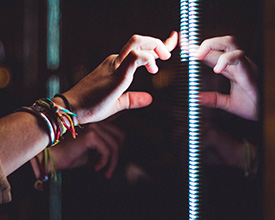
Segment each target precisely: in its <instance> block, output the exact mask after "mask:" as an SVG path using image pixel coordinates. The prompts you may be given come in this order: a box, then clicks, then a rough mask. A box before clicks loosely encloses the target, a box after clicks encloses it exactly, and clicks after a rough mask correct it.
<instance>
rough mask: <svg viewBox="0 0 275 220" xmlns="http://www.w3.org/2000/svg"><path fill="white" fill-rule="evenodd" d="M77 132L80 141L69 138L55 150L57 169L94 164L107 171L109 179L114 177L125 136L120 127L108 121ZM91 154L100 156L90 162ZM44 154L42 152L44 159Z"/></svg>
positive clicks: (96, 167) (96, 168)
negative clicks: (92, 152) (93, 152)
mask: <svg viewBox="0 0 275 220" xmlns="http://www.w3.org/2000/svg"><path fill="white" fill-rule="evenodd" d="M77 132H78V136H77V138H76V139H73V138H72V137H71V136H70V135H68V136H67V137H65V138H64V140H62V141H61V142H60V143H59V144H57V145H56V146H54V147H52V148H51V150H52V154H53V158H54V162H55V166H56V169H57V170H65V169H73V168H77V167H81V166H84V165H89V164H93V165H94V168H95V170H97V171H99V170H102V169H104V172H105V176H106V178H111V176H112V174H113V172H114V170H115V168H116V165H117V162H118V158H119V151H120V149H121V148H122V146H123V142H124V139H125V134H124V133H123V132H122V131H121V130H120V129H119V128H118V127H116V126H114V125H111V124H109V123H106V122H101V123H93V124H86V125H84V128H80V129H78V130H77ZM91 151H96V153H97V156H98V157H93V158H92V159H93V160H94V161H90V159H91V158H90V157H89V156H90V155H91ZM42 154H43V153H40V157H42Z"/></svg>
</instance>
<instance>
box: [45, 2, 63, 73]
mask: <svg viewBox="0 0 275 220" xmlns="http://www.w3.org/2000/svg"><path fill="white" fill-rule="evenodd" d="M59 6H60V2H59V0H48V28H47V67H48V69H50V70H56V69H57V68H58V67H59V62H60V61H59V59H60V57H59V55H60V42H59V41H60V30H59V19H60V9H59Z"/></svg>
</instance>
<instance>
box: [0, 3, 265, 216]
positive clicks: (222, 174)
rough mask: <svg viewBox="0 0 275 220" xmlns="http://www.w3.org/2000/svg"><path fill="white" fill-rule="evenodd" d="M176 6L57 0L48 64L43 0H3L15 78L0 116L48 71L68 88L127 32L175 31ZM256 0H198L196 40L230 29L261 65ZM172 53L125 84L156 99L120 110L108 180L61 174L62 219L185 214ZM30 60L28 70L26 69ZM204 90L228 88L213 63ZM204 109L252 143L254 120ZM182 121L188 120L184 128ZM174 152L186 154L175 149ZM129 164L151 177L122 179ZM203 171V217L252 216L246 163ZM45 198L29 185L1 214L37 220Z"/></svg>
mask: <svg viewBox="0 0 275 220" xmlns="http://www.w3.org/2000/svg"><path fill="white" fill-rule="evenodd" d="M178 4H179V3H178V1H174V0H128V1H126V0H115V1H110V0H97V1H89V0H66V1H65V0H64V1H62V2H61V65H60V67H59V68H58V69H57V70H55V71H50V70H47V67H46V18H47V17H46V16H47V15H46V1H43V0H42V1H27V0H24V1H20V0H9V1H4V0H1V1H0V39H1V40H2V42H3V44H4V46H5V52H6V58H5V60H3V61H2V65H3V66H6V67H8V68H9V69H10V70H11V74H12V80H11V83H10V85H9V86H8V87H7V88H4V89H0V106H1V109H0V115H1V116H4V115H6V114H9V113H11V112H13V111H14V109H16V108H17V107H20V106H21V105H28V104H31V103H32V102H33V101H34V100H35V99H36V98H39V97H45V96H46V95H47V86H46V82H47V80H48V79H49V77H50V76H52V75H53V74H55V75H58V76H59V77H60V79H61V86H62V87H61V89H62V91H65V90H66V89H68V88H69V87H71V86H72V85H74V84H75V83H76V82H77V81H78V80H79V79H80V78H82V77H83V76H85V75H86V74H88V73H89V72H90V71H92V70H93V69H94V68H95V67H96V66H97V65H99V64H100V63H101V62H102V61H103V60H104V59H105V58H106V57H107V56H108V55H110V54H113V53H118V52H119V51H120V49H121V48H122V47H123V45H124V44H125V43H126V42H127V40H128V39H129V38H130V37H131V36H132V35H133V34H141V35H150V36H155V37H158V38H160V39H163V40H164V39H165V38H166V37H168V36H169V34H170V33H171V31H172V30H179V6H178ZM259 5H260V3H259V1H257V0H253V1H251V0H231V1H230V0H222V1H221V0H209V1H205V2H203V3H202V5H201V9H202V11H201V12H202V17H203V19H202V20H201V30H202V34H201V39H202V40H203V39H205V38H209V37H213V36H222V35H227V34H229V35H234V36H235V37H236V38H237V40H238V41H239V44H240V45H241V48H243V49H244V50H245V52H246V54H247V55H248V56H249V57H251V58H252V59H253V60H254V61H255V62H256V63H260V62H261V58H260V57H259V55H261V54H260V53H258V51H259V47H260V44H259V43H258V42H259V41H260V40H261V36H260V33H261V32H260V31H261V29H260V28H259V25H260V24H261V23H260V22H261V19H260V18H261V17H260V8H261V7H259ZM26 7H29V8H30V10H31V11H32V12H33V16H34V17H33V19H30V23H27V24H26V23H24V19H25V21H26V14H25V13H26ZM27 18H29V17H27ZM28 25H30V26H28ZM26 28H34V30H35V32H32V36H31V37H34V38H35V41H32V42H29V44H30V45H31V47H30V50H31V51H32V52H33V53H34V54H35V59H32V62H31V61H30V60H29V59H30V58H29V57H28V56H27V55H26V48H25V47H24V44H26V35H25V34H26ZM27 42H28V41H27ZM25 46H26V45H25ZM178 54H179V50H178V49H176V50H175V51H174V52H173V58H172V59H171V60H170V61H169V62H166V63H164V62H161V61H158V64H159V66H160V70H161V71H160V73H159V74H158V75H159V76H158V75H156V76H151V75H150V74H148V73H147V72H146V71H145V69H144V68H140V69H139V70H138V71H137V73H136V75H135V79H134V83H133V84H132V86H131V87H130V88H129V89H130V90H145V91H149V92H150V93H151V94H152V95H153V97H154V103H153V104H152V105H151V106H149V107H148V108H145V109H141V110H133V111H126V112H122V113H120V114H119V115H118V117H117V118H116V120H114V123H115V124H116V125H118V126H119V127H120V128H121V129H123V130H124V131H125V132H126V134H127V143H126V146H125V147H124V150H123V151H122V152H121V156H120V162H119V164H118V168H117V170H116V173H115V174H114V177H113V178H112V180H111V181H108V180H106V179H105V178H104V177H103V175H102V173H96V172H93V171H91V170H90V169H89V170H87V169H84V168H83V169H77V170H72V171H65V172H63V200H62V204H63V218H64V219H77V218H78V219H179V218H180V219H184V217H186V216H187V213H186V212H187V202H186V189H183V188H186V183H185V182H184V181H186V180H183V183H182V187H179V185H180V184H181V180H182V179H184V178H186V176H187V171H186V164H185V163H186V159H187V158H186V152H185V150H183V149H181V146H180V147H178V146H175V141H174V140H173V137H174V135H173V132H174V131H175V130H176V128H178V126H179V125H178V123H179V122H180V127H181V128H182V127H183V126H185V125H183V124H184V123H183V121H182V120H179V119H178V116H176V115H177V114H175V113H174V108H176V109H177V107H180V108H182V107H183V108H184V107H186V105H185V106H181V105H179V104H177V100H178V97H176V95H175V94H176V92H175V91H176V89H178V88H183V87H184V85H185V84H184V83H186V81H184V80H185V79H182V83H183V84H180V82H179V81H177V79H179V78H178V77H179V73H180V71H179V70H181V69H180V64H179V62H178ZM30 62H31V66H32V67H33V69H29V68H28V64H30ZM167 73H168V74H167ZM169 73H170V76H169ZM180 79H181V78H180ZM202 88H203V89H205V90H208V89H211V90H219V91H221V92H228V83H227V81H226V80H225V79H224V78H222V77H216V78H214V79H213V78H212V74H211V71H209V70H207V69H205V72H204V75H203V76H202ZM182 90H183V91H184V88H183V89H182ZM185 92H186V91H185ZM183 102H184V99H183ZM185 104H186V102H185ZM203 112H204V116H205V118H207V119H209V120H213V123H215V125H217V126H221V127H222V129H224V130H225V131H226V132H229V133H230V135H232V136H234V137H236V138H237V139H241V138H243V137H245V138H247V139H249V140H250V141H252V142H253V143H258V142H259V138H258V136H257V134H258V131H259V130H258V129H259V127H258V126H259V125H258V124H255V123H251V122H247V121H245V120H241V119H239V118H237V117H234V116H232V115H229V114H226V113H224V112H222V111H219V110H207V109H203ZM248 128H249V129H248ZM186 129H187V127H186V126H185V128H184V129H183V130H184V131H183V133H186ZM255 134H256V135H255ZM184 144H185V143H184ZM178 151H180V153H182V154H183V155H184V156H185V158H184V159H182V158H181V157H179V156H178V155H177V152H178ZM129 163H134V164H137V165H138V166H140V167H141V168H142V169H144V170H145V171H146V172H147V173H148V174H149V176H150V177H151V179H150V181H148V180H146V179H145V180H144V179H141V180H140V182H138V183H136V184H135V185H129V184H128V183H127V181H126V180H125V172H126V168H127V165H129ZM204 169H205V172H204V174H205V180H204V183H205V187H204V196H203V198H204V199H203V201H202V203H203V204H204V207H206V208H204V209H203V212H204V215H205V218H206V219H259V216H260V214H261V206H260V204H259V203H260V202H261V198H260V191H261V189H260V188H259V186H260V184H259V182H258V179H245V178H243V170H240V169H235V168H228V167H223V166H212V165H211V166H209V165H207V166H205V168H204ZM30 195H31V196H30ZM45 197H46V198H47V195H37V193H36V192H29V191H28V193H27V195H26V194H24V195H22V200H21V201H20V200H19V201H18V204H16V205H14V206H12V205H10V206H7V207H5V208H4V209H3V219H4V216H5V217H6V216H14V218H15V219H16V218H19V219H24V217H25V219H31V218H33V219H37V215H38V216H39V219H40V218H41V219H42V218H43V217H44V216H47V210H43V211H42V212H40V213H39V212H38V211H37V210H39V211H41V210H40V209H39V208H37V204H41V203H43V202H44V201H45V200H44V199H45ZM26 198H28V199H26ZM224 198H225V199H224ZM22 201H23V202H22ZM26 201H27V202H26ZM22 204H24V205H22ZM25 206H26V207H27V209H26V208H24V207H25ZM18 207H19V208H18ZM22 207H23V208H22ZM43 207H44V206H43ZM45 209H46V208H45ZM15 210H17V211H18V210H19V211H18V212H17V211H15ZM26 210H28V211H26ZM45 213H46V214H45ZM26 216H27V217H26ZM45 218H46V217H45Z"/></svg>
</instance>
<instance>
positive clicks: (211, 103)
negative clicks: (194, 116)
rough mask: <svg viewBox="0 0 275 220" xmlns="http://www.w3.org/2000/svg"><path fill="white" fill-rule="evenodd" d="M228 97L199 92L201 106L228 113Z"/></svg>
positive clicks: (215, 93)
mask: <svg viewBox="0 0 275 220" xmlns="http://www.w3.org/2000/svg"><path fill="white" fill-rule="evenodd" d="M229 98H230V96H229V95H224V94H220V93H218V92H201V93H200V95H199V102H200V104H201V105H202V106H206V107H210V108H220V109H223V110H226V111H228V107H229V106H228V103H229Z"/></svg>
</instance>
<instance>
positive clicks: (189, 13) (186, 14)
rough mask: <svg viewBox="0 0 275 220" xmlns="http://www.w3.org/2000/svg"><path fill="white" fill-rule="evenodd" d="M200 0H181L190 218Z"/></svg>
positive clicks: (195, 188) (196, 160)
mask: <svg viewBox="0 0 275 220" xmlns="http://www.w3.org/2000/svg"><path fill="white" fill-rule="evenodd" d="M198 9H199V0H181V22H180V23H181V27H180V29H181V30H180V31H181V39H180V40H181V61H182V62H185V61H187V62H188V69H189V70H188V71H189V72H188V75H189V95H188V101H189V155H188V156H189V167H188V169H189V177H188V178H189V179H188V183H189V191H188V193H189V195H188V198H189V201H188V204H189V219H199V217H200V163H201V161H200V160H201V159H200V137H199V135H200V106H199V102H198V94H199V89H200V79H199V62H198V60H197V59H196V58H195V57H194V56H195V51H196V48H197V46H198V45H199V10H198Z"/></svg>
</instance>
